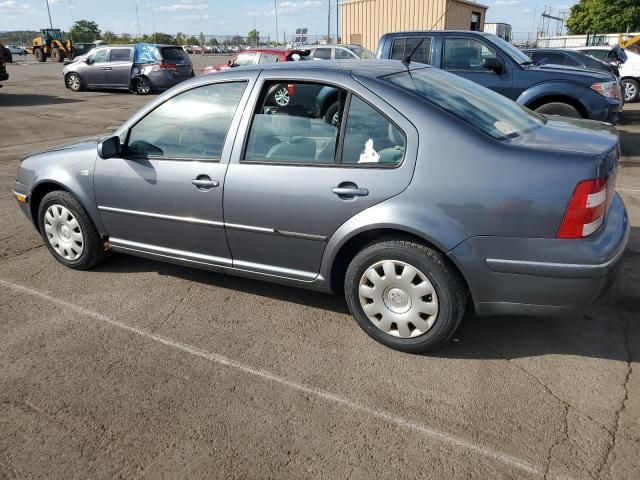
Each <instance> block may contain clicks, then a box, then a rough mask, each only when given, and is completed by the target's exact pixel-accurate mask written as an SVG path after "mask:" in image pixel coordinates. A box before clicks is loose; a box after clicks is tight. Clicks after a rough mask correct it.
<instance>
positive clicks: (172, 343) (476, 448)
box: [0, 279, 569, 479]
mask: <svg viewBox="0 0 640 480" xmlns="http://www.w3.org/2000/svg"><path fill="white" fill-rule="evenodd" d="M0 285H2V286H4V287H6V288H8V289H10V290H13V291H15V292H20V293H24V294H27V295H31V296H32V297H36V298H39V299H41V300H46V301H47V302H50V303H53V304H56V305H59V306H61V307H65V308H67V309H69V310H73V311H75V312H77V313H81V314H83V315H86V316H87V317H90V318H93V319H94V320H98V321H100V322H102V323H106V324H109V325H111V326H113V327H116V328H119V329H121V330H126V331H128V332H131V333H135V334H136V335H140V336H141V337H145V338H147V339H149V340H152V341H154V342H157V343H161V344H163V345H166V346H168V347H172V348H175V349H177V350H180V351H182V352H185V353H189V354H191V355H193V356H195V357H200V358H203V359H205V360H208V361H210V362H212V363H217V364H219V365H224V366H226V367H230V368H233V369H236V370H239V371H241V372H243V373H245V374H248V375H253V376H255V377H259V378H262V379H264V380H269V381H271V382H274V383H277V384H280V385H282V386H285V387H288V388H291V389H293V390H297V391H299V392H303V393H306V394H308V395H314V396H316V397H319V398H321V399H323V400H326V401H329V402H333V403H337V404H339V405H342V406H345V407H347V408H350V409H352V410H356V411H359V412H362V413H365V414H367V415H370V416H372V417H376V418H379V419H382V420H385V421H387V422H389V423H392V424H395V425H397V426H399V427H403V428H408V429H410V430H414V431H417V432H419V433H421V434H423V435H425V436H427V437H430V438H431V439H433V440H436V441H439V442H442V443H446V444H449V445H453V446H455V447H459V448H462V449H465V450H469V451H471V452H474V453H477V454H479V455H482V456H484V457H487V458H490V459H492V460H496V461H498V462H501V463H503V464H505V465H508V466H511V467H515V468H517V469H519V470H521V471H523V472H527V473H530V474H534V475H538V476H543V475H544V468H543V467H541V466H538V465H534V464H532V463H530V462H528V461H526V460H523V459H520V458H518V457H514V456H512V455H509V454H508V453H504V452H501V451H499V450H494V449H492V448H489V447H483V446H481V445H477V444H475V443H472V442H471V441H469V440H465V439H464V438H461V437H457V436H455V435H451V434H448V433H445V432H441V431H439V430H436V429H434V428H432V427H429V426H427V425H423V424H420V423H416V422H414V421H412V420H408V419H406V418H403V417H400V416H398V415H394V414H392V413H388V412H386V411H384V410H377V409H374V408H370V407H367V406H366V405H363V404H361V403H358V402H355V401H353V400H349V399H348V398H346V397H343V396H341V395H338V394H335V393H331V392H329V391H327V390H323V389H319V388H314V387H310V386H307V385H304V384H302V383H298V382H295V381H293V380H288V379H286V378H284V377H281V376H279V375H277V374H275V373H272V372H269V371H268V370H262V369H259V368H254V367H251V366H249V365H245V364H243V363H241V362H238V361H236V360H233V359H231V358H228V357H225V356H223V355H219V354H217V353H213V352H209V351H207V350H203V349H201V348H198V347H195V346H193V345H189V344H186V343H182V342H179V341H177V340H173V339H171V338H168V337H164V336H162V335H158V334H155V333H153V332H150V331H148V330H145V329H142V328H138V327H133V326H131V325H127V324H125V323H122V322H119V321H117V320H113V319H112V318H109V317H107V316H106V315H102V314H101V313H98V312H94V311H92V310H88V309H86V308H84V307H81V306H79V305H75V304H73V303H70V302H67V301H65V300H60V299H59V298H55V297H52V296H50V295H47V294H46V293H43V292H40V291H38V290H35V289H33V288H29V287H25V286H24V285H19V284H16V283H12V282H9V281H6V280H2V279H0ZM547 478H563V479H564V478H569V477H555V476H547Z"/></svg>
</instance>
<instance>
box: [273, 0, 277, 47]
mask: <svg viewBox="0 0 640 480" xmlns="http://www.w3.org/2000/svg"><path fill="white" fill-rule="evenodd" d="M273 10H274V12H275V14H276V45H278V0H273Z"/></svg>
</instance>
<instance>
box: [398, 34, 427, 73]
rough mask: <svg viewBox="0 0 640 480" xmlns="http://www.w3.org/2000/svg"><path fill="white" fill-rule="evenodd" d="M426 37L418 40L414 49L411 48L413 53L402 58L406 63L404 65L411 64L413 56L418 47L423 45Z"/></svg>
mask: <svg viewBox="0 0 640 480" xmlns="http://www.w3.org/2000/svg"><path fill="white" fill-rule="evenodd" d="M425 38H426V37H422V39H421V40H420V41H419V42H418V44H417V45H416V46H415V48H414V49H413V50H411V53H410V54H409V55H407V56H406V57H404V60H402V63H404V65H405V66H406V67H407V68H408V67H409V64H410V63H411V58H412V57H413V54H414V53H416V52H417V51H418V49H419V48H420V45H422V44H423V43H424V40H425Z"/></svg>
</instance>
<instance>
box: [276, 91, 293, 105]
mask: <svg viewBox="0 0 640 480" xmlns="http://www.w3.org/2000/svg"><path fill="white" fill-rule="evenodd" d="M273 98H274V100H275V101H276V103H277V104H278V105H280V106H281V107H286V106H287V105H289V98H290V97H289V92H288V91H287V89H286V88H284V87H282V88H279V89H278V90H277V91H276V93H275V95H274V96H273Z"/></svg>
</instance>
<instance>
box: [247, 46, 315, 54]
mask: <svg viewBox="0 0 640 480" xmlns="http://www.w3.org/2000/svg"><path fill="white" fill-rule="evenodd" d="M305 50H308V48H283V47H280V48H269V47H255V48H247V49H246V50H243V52H249V53H251V52H256V53H283V54H289V53H292V52H303V51H305Z"/></svg>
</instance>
